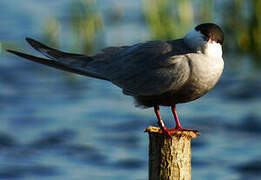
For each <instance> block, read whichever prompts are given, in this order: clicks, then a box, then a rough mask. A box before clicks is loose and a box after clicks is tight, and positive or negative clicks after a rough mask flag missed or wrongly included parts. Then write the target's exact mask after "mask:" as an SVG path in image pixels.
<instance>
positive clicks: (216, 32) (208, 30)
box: [195, 23, 224, 45]
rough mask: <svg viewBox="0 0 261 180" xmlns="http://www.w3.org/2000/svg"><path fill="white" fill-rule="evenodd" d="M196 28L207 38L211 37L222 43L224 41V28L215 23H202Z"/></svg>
mask: <svg viewBox="0 0 261 180" xmlns="http://www.w3.org/2000/svg"><path fill="white" fill-rule="evenodd" d="M195 30H196V31H200V32H201V33H202V34H204V35H205V36H206V37H207V38H210V37H211V39H212V40H213V41H215V42H217V43H220V44H221V45H222V44H223V42H224V33H223V31H222V29H221V28H220V27H219V26H218V25H216V24H214V23H204V24H200V25H198V26H197V27H195Z"/></svg>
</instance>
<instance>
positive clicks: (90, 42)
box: [69, 0, 103, 54]
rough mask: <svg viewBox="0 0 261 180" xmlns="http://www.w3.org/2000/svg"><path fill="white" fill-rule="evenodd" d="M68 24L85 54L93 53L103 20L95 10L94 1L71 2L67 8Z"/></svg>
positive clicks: (79, 0) (80, 0)
mask: <svg viewBox="0 0 261 180" xmlns="http://www.w3.org/2000/svg"><path fill="white" fill-rule="evenodd" d="M69 12H70V14H69V22H70V24H71V28H72V29H73V32H74V35H75V40H76V41H77V42H78V43H79V44H80V45H81V47H82V48H83V51H84V52H86V53H87V54H90V53H93V52H94V50H95V46H96V44H97V42H98V40H99V39H98V37H99V34H100V33H101V30H102V29H103V20H102V18H101V16H100V14H99V12H98V10H97V8H96V4H95V0H78V1H73V2H72V5H71V6H70V7H69Z"/></svg>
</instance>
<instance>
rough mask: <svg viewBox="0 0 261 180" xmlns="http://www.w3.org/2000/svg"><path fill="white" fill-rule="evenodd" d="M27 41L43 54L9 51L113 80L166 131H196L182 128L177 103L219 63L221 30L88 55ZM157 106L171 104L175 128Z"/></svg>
mask: <svg viewBox="0 0 261 180" xmlns="http://www.w3.org/2000/svg"><path fill="white" fill-rule="evenodd" d="M26 40H27V42H28V43H29V44H30V45H31V46H32V47H33V48H34V49H36V50H37V51H39V52H41V53H42V54H43V55H45V56H46V57H47V58H48V59H46V58H41V57H36V56H32V55H28V54H24V53H21V52H17V51H13V50H8V51H9V52H10V53H13V54H16V55H18V56H20V57H23V58H25V59H28V60H31V61H35V62H38V63H41V64H44V65H48V66H51V67H54V68H58V69H62V70H65V71H69V72H73V73H77V74H81V75H86V76H90V77H94V78H98V79H103V80H107V81H110V82H112V83H113V84H115V85H117V86H119V87H120V88H121V89H122V91H123V93H124V94H126V95H129V96H133V97H134V98H135V100H136V102H137V105H138V106H143V107H154V111H155V114H156V116H157V119H158V124H159V126H160V128H161V130H162V131H163V132H165V133H166V134H167V135H169V136H171V133H175V132H177V131H193V132H195V133H198V132H196V131H194V130H191V129H184V128H182V127H181V124H180V122H179V119H178V116H177V113H176V104H178V103H185V102H189V101H193V100H195V99H197V98H199V97H201V96H203V95H204V94H206V93H207V92H208V91H209V90H210V89H212V88H213V87H214V86H215V84H216V83H217V81H218V80H219V78H220V76H221V74H222V72H223V68H224V62H223V58H222V46H221V45H222V44H223V41H224V33H223V31H222V30H221V28H220V27H219V26H217V25H216V24H213V23H205V24H200V25H198V26H197V27H195V28H194V29H193V30H192V31H190V32H188V33H187V34H186V35H185V37H184V38H182V39H177V40H172V41H149V42H146V43H139V44H135V45H133V46H122V47H109V48H105V49H103V50H102V52H101V53H99V54H97V55H94V56H91V57H90V56H86V55H80V54H72V53H66V52H62V51H59V50H56V49H53V48H50V47H48V46H46V45H44V44H42V43H40V42H37V41H35V40H33V39H30V38H26ZM159 106H171V109H172V113H173V115H174V118H175V121H176V128H174V129H167V128H166V127H165V126H164V123H163V120H162V118H161V116H160V113H159Z"/></svg>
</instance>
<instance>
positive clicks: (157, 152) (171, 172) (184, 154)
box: [145, 127, 197, 180]
mask: <svg viewBox="0 0 261 180" xmlns="http://www.w3.org/2000/svg"><path fill="white" fill-rule="evenodd" d="M145 132H148V133H149V140H150V142H149V180H190V179H191V138H196V137H197V134H196V133H194V132H186V131H184V132H178V133H175V134H173V135H172V137H169V136H167V135H165V134H163V133H162V132H161V131H160V128H158V127H149V128H147V129H146V130H145Z"/></svg>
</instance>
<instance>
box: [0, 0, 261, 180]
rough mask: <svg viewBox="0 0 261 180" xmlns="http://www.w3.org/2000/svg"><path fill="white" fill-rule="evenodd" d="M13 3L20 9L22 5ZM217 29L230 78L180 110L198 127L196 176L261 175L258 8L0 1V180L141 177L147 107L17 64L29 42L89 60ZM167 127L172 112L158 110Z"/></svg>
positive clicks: (95, 84) (205, 2)
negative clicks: (205, 27)
mask: <svg viewBox="0 0 261 180" xmlns="http://www.w3.org/2000/svg"><path fill="white" fill-rule="evenodd" d="M17 3H18V4H17ZM203 22H214V23H217V24H218V25H220V26H221V27H222V29H223V30H224V32H225V44H224V60H225V71H224V74H223V76H222V78H221V80H220V81H219V83H218V84H217V86H216V87H215V88H214V89H213V90H212V91H211V92H210V93H208V94H207V95H206V96H204V97H202V98H200V99H199V100H197V101H194V102H191V103H187V104H180V105H178V106H177V108H178V113H179V116H180V119H181V122H182V125H183V126H184V127H186V128H194V129H198V130H199V131H200V132H201V136H200V137H199V138H197V139H194V140H193V143H192V178H193V179H201V180H209V179H212V180H219V179H225V180H241V179H242V180H243V179H248V180H257V179H260V176H261V153H260V148H261V141H260V137H261V111H260V110H261V108H260V107H261V101H260V100H261V94H260V90H261V80H260V68H261V60H260V55H261V1H260V0H253V1H240V0H233V1H213V0H201V1H199V0H194V1H193V0H176V1H173V0H124V1H117V0H96V1H95V0H56V1H51V0H46V1H36V0H26V1H23V2H21V1H19V0H1V1H0V179H4V180H6V179H23V180H30V179H38V180H41V179H55V180H57V179H63V180H65V179H66V180H67V179H68V180H71V179H74V180H83V179H94V180H99V179H104V178H106V179H107V180H115V179H125V180H128V179H130V180H145V179H147V172H148V168H147V162H148V137H147V134H145V133H144V132H143V130H144V129H145V128H146V127H148V126H149V125H157V124H156V117H155V115H154V113H153V110H152V109H138V108H135V107H134V105H133V100H132V99H131V98H130V97H127V96H124V95H122V93H121V90H120V89H119V88H117V87H115V86H113V85H112V84H111V83H109V82H105V81H102V80H96V79H92V78H88V77H83V76H79V75H74V74H71V73H67V72H63V71H59V70H55V69H52V68H49V67H44V66H42V65H39V64H36V63H33V62H29V61H26V60H22V59H21V58H18V57H16V56H13V55H10V54H8V53H6V51H5V49H13V50H21V51H24V52H27V53H33V54H34V55H39V53H37V52H35V51H33V50H32V48H30V47H29V45H27V44H26V43H25V41H24V38H25V37H32V38H35V39H37V40H39V41H41V42H44V43H46V44H48V45H50V46H52V47H56V48H59V49H62V50H64V51H69V52H74V53H84V54H88V55H92V54H95V53H97V52H99V51H100V50H101V49H102V48H104V47H106V46H118V45H131V44H135V43H139V42H144V41H148V40H154V39H175V38H180V37H183V36H184V35H185V33H186V32H187V31H189V30H191V29H192V28H194V26H195V25H197V24H200V23H203ZM161 112H162V116H163V119H164V120H165V122H166V123H167V126H168V127H169V128H171V127H173V126H174V121H173V118H172V114H171V112H170V110H169V108H161Z"/></svg>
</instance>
